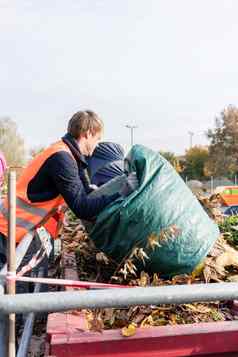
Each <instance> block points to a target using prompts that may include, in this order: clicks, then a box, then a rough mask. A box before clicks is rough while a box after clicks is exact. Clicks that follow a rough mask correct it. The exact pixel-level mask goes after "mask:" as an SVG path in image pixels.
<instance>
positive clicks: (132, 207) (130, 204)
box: [90, 145, 219, 276]
mask: <svg viewBox="0 0 238 357" xmlns="http://www.w3.org/2000/svg"><path fill="white" fill-rule="evenodd" d="M125 164H126V166H127V171H128V172H132V171H136V173H137V176H138V179H139V188H138V189H137V190H136V191H135V192H133V193H132V194H131V195H130V196H128V197H127V198H125V199H121V198H120V199H118V200H117V201H115V202H114V203H113V204H111V205H110V206H109V207H107V208H106V209H105V210H104V211H103V212H102V213H101V214H100V215H99V216H98V218H97V221H96V223H95V225H94V227H93V229H92V231H91V232H90V237H91V238H92V240H93V241H94V243H95V245H96V246H97V247H98V248H99V249H100V250H102V251H103V252H105V253H106V254H107V255H108V256H110V257H112V258H113V259H114V260H116V261H118V263H119V262H120V261H121V260H122V259H123V258H124V257H126V256H128V254H130V252H131V251H132V250H133V248H134V247H140V248H143V249H144V251H145V252H146V254H147V255H148V257H149V259H145V266H142V265H141V266H140V269H143V270H146V271H149V272H160V273H161V274H163V275H167V276H171V275H175V274H183V273H190V272H192V271H193V269H194V268H195V267H196V265H197V264H199V263H200V262H201V261H202V260H203V259H204V258H205V257H206V255H207V254H208V252H209V250H210V249H211V247H212V246H213V244H214V242H215V241H216V240H217V238H218V236H219V230H218V227H217V225H216V224H215V223H214V222H213V221H212V220H211V219H210V218H209V217H208V215H207V214H206V212H205V211H204V209H203V208H202V206H201V205H200V203H199V202H198V200H197V199H196V197H195V196H194V195H193V193H192V192H191V191H190V189H189V188H188V187H187V186H186V184H185V183H184V181H183V180H182V179H181V177H180V176H179V175H178V174H177V172H176V171H175V170H174V168H173V167H172V166H171V165H170V163H169V162H168V161H167V160H166V159H165V158H164V157H162V156H161V155H160V154H158V153H155V152H154V151H152V150H150V149H148V148H146V147H144V146H142V145H135V146H133V147H132V149H131V151H130V152H129V154H128V156H127V158H126V159H125ZM124 180H125V176H121V177H118V178H116V179H114V180H112V181H110V182H109V183H107V184H106V187H103V186H102V190H103V191H102V192H104V193H113V192H115V191H118V185H122V184H123V183H124ZM96 194H100V190H98V192H97V193H96ZM139 265H140V264H139Z"/></svg>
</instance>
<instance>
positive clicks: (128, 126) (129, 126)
mask: <svg viewBox="0 0 238 357" xmlns="http://www.w3.org/2000/svg"><path fill="white" fill-rule="evenodd" d="M126 128H128V129H130V131H131V146H133V144H134V129H136V128H138V127H137V126H136V125H126Z"/></svg>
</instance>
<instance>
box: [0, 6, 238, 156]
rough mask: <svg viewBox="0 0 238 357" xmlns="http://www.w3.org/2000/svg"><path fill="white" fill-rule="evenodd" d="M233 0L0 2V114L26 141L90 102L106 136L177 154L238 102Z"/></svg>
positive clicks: (50, 134) (57, 130)
mask: <svg viewBox="0 0 238 357" xmlns="http://www.w3.org/2000/svg"><path fill="white" fill-rule="evenodd" d="M237 14H238V1H236V0H199V1H196V0H179V1H178V0H67V1H66V0H57V1H56V0H51V1H48V0H41V1H30V0H28V1H27V0H12V1H10V0H0V104H1V105H0V117H4V116H10V117H11V118H12V119H13V120H15V121H16V122H17V124H18V128H19V131H20V133H21V135H22V136H23V137H24V139H25V141H26V144H27V146H28V147H31V146H38V145H47V144H49V143H51V142H53V141H55V140H57V139H58V138H59V137H60V136H62V134H63V133H64V132H65V129H66V126H67V122H68V120H69V118H70V117H71V115H72V114H73V113H74V112H75V111H77V110H80V109H85V108H89V109H92V110H95V111H96V112H98V114H99V115H101V117H102V118H103V120H104V123H105V127H106V129H105V139H106V140H111V141H115V142H119V143H121V144H122V145H124V146H125V148H127V147H128V146H129V143H130V136H129V131H128V129H126V128H125V125H126V124H132V125H137V126H138V128H137V129H136V131H135V142H136V143H141V144H143V145H146V146H149V147H151V148H152V149H155V150H169V151H173V152H175V153H178V154H181V153H183V152H184V150H185V149H186V148H188V146H189V135H188V131H193V132H194V136H193V143H194V144H206V139H205V137H204V135H203V133H204V131H205V130H207V129H208V128H209V127H213V126H214V118H215V116H216V115H218V114H219V113H220V111H221V110H222V109H223V108H224V107H225V106H227V105H229V104H234V105H237V104H238V51H237V37H238V21H237Z"/></svg>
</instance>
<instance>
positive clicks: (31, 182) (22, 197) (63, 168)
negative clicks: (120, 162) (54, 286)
mask: <svg viewBox="0 0 238 357" xmlns="http://www.w3.org/2000/svg"><path fill="white" fill-rule="evenodd" d="M102 132H103V122H102V121H101V119H100V118H99V117H98V115H97V114H96V113H94V112H92V111H89V110H87V111H79V112H77V113H75V114H74V115H73V116H72V118H71V119H70V120H69V123H68V130H67V134H66V135H65V136H64V137H62V139H61V140H59V141H58V142H56V143H54V144H52V145H51V146H50V147H48V148H47V149H45V150H44V151H43V152H41V153H39V154H38V155H37V156H36V157H35V158H34V159H33V160H32V161H31V162H30V163H29V165H28V166H27V167H26V168H25V169H24V171H23V173H22V175H21V176H20V178H19V179H18V181H17V187H16V196H17V197H16V205H17V206H16V241H17V243H19V242H20V241H21V239H22V238H23V237H24V236H25V235H26V233H28V232H29V231H34V230H35V229H36V228H37V227H39V226H41V225H44V224H46V226H47V220H48V219H52V217H53V216H54V215H55V213H56V212H57V210H58V208H59V207H60V206H61V205H63V204H65V203H66V204H67V205H68V207H69V208H70V209H71V210H72V211H73V212H74V214H75V215H76V216H77V217H79V218H81V219H85V220H91V219H93V218H95V217H96V216H97V215H98V214H99V213H100V212H101V211H102V210H103V209H104V208H105V207H106V206H107V205H108V204H110V203H111V202H113V201H114V200H116V199H117V198H118V197H120V196H122V197H125V196H127V195H128V194H130V193H131V192H132V191H133V190H134V189H136V188H137V185H138V182H137V179H136V176H135V174H134V175H133V174H131V175H129V176H128V179H127V183H126V184H125V185H124V186H123V187H122V189H121V192H118V193H116V194H114V195H111V196H100V197H94V198H90V197H88V193H90V191H91V189H90V185H89V182H88V181H87V179H86V176H85V169H86V168H87V163H86V160H85V157H84V156H91V155H92V154H93V151H94V149H95V147H96V145H97V144H98V142H99V141H100V139H101V136H102ZM7 217H8V202H7V199H6V200H4V201H3V202H1V203H0V269H1V267H2V266H3V264H4V263H5V262H6V239H7ZM48 222H50V221H48ZM36 240H37V237H35V238H34V240H33V241H36ZM34 244H36V243H34V242H33V245H34ZM34 249H35V250H36V248H34ZM34 249H33V250H34ZM31 250H32V248H31ZM31 254H32V252H31Z"/></svg>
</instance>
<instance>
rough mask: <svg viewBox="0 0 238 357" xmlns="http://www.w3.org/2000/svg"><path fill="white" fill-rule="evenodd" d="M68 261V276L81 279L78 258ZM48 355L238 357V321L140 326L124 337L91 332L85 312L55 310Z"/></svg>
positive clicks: (110, 332)
mask: <svg viewBox="0 0 238 357" xmlns="http://www.w3.org/2000/svg"><path fill="white" fill-rule="evenodd" d="M67 262H70V266H69V267H67V268H66V269H65V278H67V279H76V280H77V274H76V271H75V266H74V264H75V263H74V259H73V258H72V257H71V259H70V257H67ZM67 289H72V288H67ZM46 356H52V357H53V356H55V357H66V356H67V357H81V356H84V357H99V356H104V357H109V356H115V357H158V356H159V357H182V356H183V357H185V356H203V357H205V356H211V357H212V356H213V357H215V356H217V357H222V356H224V357H225V356H236V357H238V321H229V322H228V321H227V322H214V323H199V324H191V325H175V326H161V327H152V328H138V329H137V331H136V334H135V335H134V336H131V337H123V336H122V334H121V330H106V331H103V332H102V333H100V332H91V331H88V330H87V328H86V320H85V318H84V315H83V313H75V312H68V313H53V314H50V315H49V316H48V323H47V353H46Z"/></svg>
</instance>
